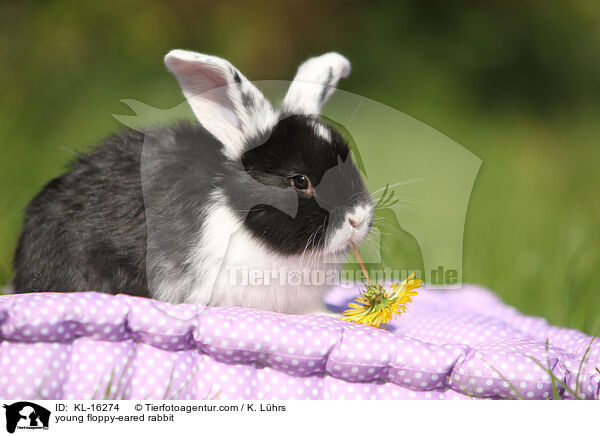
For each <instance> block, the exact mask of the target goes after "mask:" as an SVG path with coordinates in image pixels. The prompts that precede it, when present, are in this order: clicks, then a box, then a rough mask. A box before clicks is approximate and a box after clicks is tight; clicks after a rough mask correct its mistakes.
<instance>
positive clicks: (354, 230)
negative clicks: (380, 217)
mask: <svg viewBox="0 0 600 436" xmlns="http://www.w3.org/2000/svg"><path fill="white" fill-rule="evenodd" d="M372 214H373V207H372V206H370V205H368V206H367V205H364V206H356V207H355V208H354V210H353V211H351V212H350V213H348V214H346V217H345V219H344V222H343V223H342V224H341V226H340V227H339V228H337V229H336V230H335V231H334V232H333V233H332V234H331V235H330V236H328V238H327V244H326V247H325V251H326V252H330V253H335V252H338V251H340V250H345V249H347V248H348V243H349V242H353V243H354V244H355V245H358V244H359V243H360V242H361V241H362V240H363V239H364V238H365V237H366V236H367V235H368V234H369V220H370V219H371V215H372ZM350 220H353V221H354V222H355V223H357V225H356V226H352V225H351V224H350Z"/></svg>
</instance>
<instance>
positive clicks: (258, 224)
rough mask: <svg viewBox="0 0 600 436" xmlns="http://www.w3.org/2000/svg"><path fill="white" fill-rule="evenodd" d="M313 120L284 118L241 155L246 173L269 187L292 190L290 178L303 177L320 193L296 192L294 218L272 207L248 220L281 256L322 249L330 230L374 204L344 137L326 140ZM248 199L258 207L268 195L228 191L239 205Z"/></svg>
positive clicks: (240, 189)
mask: <svg viewBox="0 0 600 436" xmlns="http://www.w3.org/2000/svg"><path fill="white" fill-rule="evenodd" d="M314 120H315V118H314V117H309V116H302V115H293V116H289V117H287V118H284V119H282V120H281V121H280V122H279V123H278V124H277V125H276V126H275V128H274V129H273V132H272V133H271V135H270V137H269V138H268V139H267V140H266V141H265V142H264V143H263V144H261V145H258V146H256V147H254V148H252V149H250V150H249V151H247V152H246V153H244V155H243V156H242V162H243V164H244V168H245V169H246V170H247V171H248V173H249V174H250V175H251V176H252V177H253V178H255V179H256V180H259V181H260V182H261V184H262V185H263V186H265V187H268V186H277V187H280V188H285V187H289V186H290V180H289V178H290V177H291V176H294V175H296V174H303V175H306V176H308V178H309V179H310V181H311V183H312V185H313V186H314V188H315V195H314V197H312V196H308V195H306V194H305V193H303V192H301V191H298V192H297V193H296V195H297V196H298V213H297V215H296V216H295V217H291V216H289V215H288V214H286V213H283V212H282V211H280V210H278V209H277V208H276V207H274V206H269V205H267V204H257V205H256V206H255V207H254V208H253V209H252V211H251V212H250V213H249V214H248V216H247V217H246V221H245V223H246V226H247V227H248V228H249V229H250V230H251V231H252V233H253V234H255V235H257V237H258V238H259V239H260V240H262V241H263V242H264V243H266V244H267V245H268V246H269V247H271V248H272V249H273V250H275V251H278V252H280V253H282V254H287V255H292V254H299V253H302V252H303V251H304V250H305V249H307V248H308V249H311V248H322V247H323V244H324V242H325V236H326V234H327V231H329V230H331V229H334V228H336V227H337V226H339V225H340V223H341V221H342V220H343V219H344V218H345V215H346V213H348V212H349V211H350V210H351V209H352V208H354V207H355V206H356V205H358V204H368V203H369V202H370V199H369V196H368V193H367V190H366V188H365V186H364V184H363V181H362V179H361V176H360V174H359V172H358V170H357V169H356V167H355V166H354V164H353V163H352V158H351V156H350V153H349V148H348V145H347V144H346V141H345V140H344V138H343V137H342V136H341V135H340V134H339V133H338V132H337V131H335V130H334V129H331V132H332V140H331V142H329V141H326V140H324V139H323V138H322V137H321V136H319V135H317V134H316V133H315V132H314V127H313V123H314ZM259 190H260V189H259ZM248 195H253V198H255V199H257V203H262V202H261V201H260V199H261V198H265V196H266V194H263V193H262V192H256V189H255V192H252V193H250V192H246V191H245V190H244V187H235V188H234V189H233V190H232V191H230V192H228V196H229V197H230V198H231V199H232V202H233V204H234V205H236V204H240V205H241V204H242V201H244V199H245V198H246V196H248ZM265 203H266V202H265ZM271 203H272V202H271Z"/></svg>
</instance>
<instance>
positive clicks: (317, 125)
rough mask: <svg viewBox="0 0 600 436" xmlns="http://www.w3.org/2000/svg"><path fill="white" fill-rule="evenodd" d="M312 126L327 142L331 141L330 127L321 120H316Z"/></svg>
mask: <svg viewBox="0 0 600 436" xmlns="http://www.w3.org/2000/svg"><path fill="white" fill-rule="evenodd" d="M312 127H313V129H314V131H315V133H316V134H317V135H318V136H320V137H321V138H322V139H324V140H325V141H327V142H331V139H332V138H331V131H330V130H329V127H327V126H326V125H325V124H323V123H321V122H319V121H314V122H313V123H312Z"/></svg>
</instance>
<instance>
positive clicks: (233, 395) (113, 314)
mask: <svg viewBox="0 0 600 436" xmlns="http://www.w3.org/2000/svg"><path fill="white" fill-rule="evenodd" d="M356 292H357V290H356V289H350V290H349V289H341V288H337V289H333V290H332V291H330V293H329V294H328V296H327V302H328V303H329V304H330V305H331V306H332V307H334V308H336V310H338V311H341V310H342V309H343V308H344V307H345V306H346V305H347V303H348V301H349V300H350V299H352V298H353V296H354V295H355V294H356ZM546 338H548V340H549V344H550V346H549V348H548V352H546V346H545V341H546ZM0 341H1V342H0V363H1V365H2V368H3V370H2V372H1V373H0V397H2V398H6V399H91V398H96V399H101V398H111V399H119V398H128V399H211V398H219V399H469V398H470V397H471V398H525V399H543V398H551V397H552V379H551V377H550V375H549V374H548V372H547V371H546V370H545V369H544V368H541V367H540V366H539V365H538V363H536V362H535V361H534V359H536V360H537V361H538V362H539V363H540V364H542V366H544V367H545V368H548V367H550V368H551V369H552V373H553V374H554V376H555V377H557V378H558V380H560V381H561V382H562V383H564V384H565V385H566V386H567V387H569V388H570V389H571V390H573V391H575V390H577V393H578V395H580V396H582V397H583V398H589V399H598V398H599V391H600V373H599V372H598V371H597V370H596V368H598V367H600V340H599V341H597V342H594V344H593V345H592V346H591V348H590V350H589V353H588V356H587V359H586V360H585V362H584V364H583V366H582V370H581V374H579V367H580V364H581V360H582V357H583V355H584V353H585V350H586V348H587V347H588V345H589V343H590V341H591V338H590V337H589V336H587V335H585V334H583V333H581V332H578V331H576V330H569V329H563V328H558V327H554V326H550V325H548V324H547V322H546V321H545V320H543V319H541V318H535V317H530V316H525V315H522V314H520V313H519V312H517V311H516V310H515V309H514V308H512V307H510V306H507V305H504V304H503V303H501V302H500V301H499V300H498V299H497V298H496V297H495V296H494V295H493V294H492V293H491V292H489V291H487V290H485V289H481V288H478V287H475V286H465V287H463V288H462V289H460V290H429V291H427V290H421V292H420V293H419V296H418V297H417V298H416V299H415V303H414V304H413V305H411V307H410V310H409V312H408V313H406V314H405V315H403V316H402V317H401V318H400V319H398V320H395V321H394V322H392V323H390V324H389V325H388V327H387V329H386V330H383V329H375V328H371V327H366V326H362V325H356V324H351V323H347V322H344V321H341V320H338V319H335V318H331V317H327V316H316V315H283V314H276V313H269V312H262V311H258V310H252V309H244V308H235V307H229V308H205V307H203V306H199V305H189V304H182V305H177V306H175V305H169V304H166V303H161V302H156V301H153V300H147V299H143V298H136V297H131V296H127V295H117V296H111V295H106V294H98V293H91V292H89V293H76V294H70V293H69V294H55V293H40V294H23V295H9V296H1V297H0ZM578 375H579V377H578ZM577 381H579V385H578V386H577ZM558 391H559V394H560V395H561V396H562V397H564V398H572V397H573V395H572V394H571V393H570V392H569V390H568V389H564V387H562V386H560V385H559V386H558Z"/></svg>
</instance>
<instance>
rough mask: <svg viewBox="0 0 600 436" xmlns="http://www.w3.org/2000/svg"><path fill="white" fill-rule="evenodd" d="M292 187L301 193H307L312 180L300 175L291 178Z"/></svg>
mask: <svg viewBox="0 0 600 436" xmlns="http://www.w3.org/2000/svg"><path fill="white" fill-rule="evenodd" d="M290 180H291V183H292V186H293V187H294V188H296V189H297V190H299V191H307V190H309V188H311V186H310V180H309V179H308V177H306V176H305V175H303V174H298V175H295V176H293V177H290Z"/></svg>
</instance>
